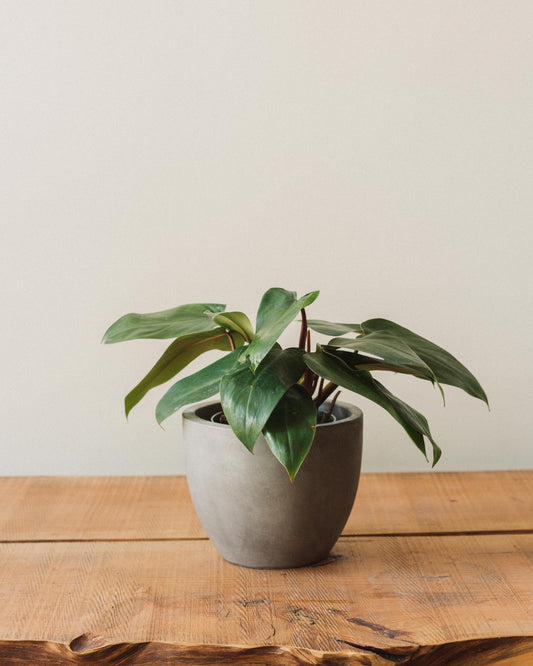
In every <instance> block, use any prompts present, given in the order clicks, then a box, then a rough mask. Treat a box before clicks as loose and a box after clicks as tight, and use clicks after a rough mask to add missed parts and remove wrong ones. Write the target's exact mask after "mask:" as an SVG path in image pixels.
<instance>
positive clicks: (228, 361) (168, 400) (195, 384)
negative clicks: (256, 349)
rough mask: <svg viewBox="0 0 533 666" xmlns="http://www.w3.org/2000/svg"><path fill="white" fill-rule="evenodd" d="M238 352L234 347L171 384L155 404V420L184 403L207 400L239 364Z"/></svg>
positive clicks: (163, 417) (239, 351) (179, 407)
mask: <svg viewBox="0 0 533 666" xmlns="http://www.w3.org/2000/svg"><path fill="white" fill-rule="evenodd" d="M240 354H241V350H240V349H236V350H235V351H232V352H230V353H229V354H226V355H225V356H223V357H222V358H220V359H218V360H217V361H215V362H214V363H211V365H208V366H207V367H205V368H202V369H201V370H199V371H198V372H195V373H194V374H192V375H189V376H188V377H184V378H183V379H180V380H179V381H178V382H176V383H175V384H173V385H172V386H171V387H170V388H169V390H168V391H167V392H166V393H165V395H164V396H163V397H162V398H161V400H160V401H159V402H158V404H157V408H156V411H155V415H156V419H157V422H158V423H162V422H163V421H164V420H165V419H167V418H168V417H169V416H172V414H175V413H176V412H177V411H178V410H179V409H181V408H182V407H185V405H190V404H192V403H193V402H200V401H201V400H207V399H208V398H211V397H212V396H213V395H215V394H216V393H218V392H219V390H220V381H221V379H222V377H224V375H226V374H228V373H229V372H231V371H232V370H233V368H234V367H235V365H236V364H239V363H238V359H239V356H240Z"/></svg>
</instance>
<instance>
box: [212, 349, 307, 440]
mask: <svg viewBox="0 0 533 666" xmlns="http://www.w3.org/2000/svg"><path fill="white" fill-rule="evenodd" d="M302 354H303V350H301V349H296V348H289V349H280V348H279V347H274V348H272V349H271V350H270V351H269V352H268V354H267V355H266V356H265V358H264V359H263V360H262V361H261V363H260V364H259V365H258V366H257V369H256V371H255V373H254V372H252V370H251V368H250V367H249V366H245V367H242V365H241V367H240V368H239V369H237V370H236V371H235V372H233V373H232V374H229V375H226V376H225V377H223V378H222V381H221V383H220V398H221V402H222V409H223V410H224V414H225V415H226V418H227V419H228V423H229V424H230V426H231V427H232V429H233V432H234V433H235V434H236V435H237V437H238V438H239V439H240V440H241V442H242V443H243V444H244V445H245V446H246V448H247V449H249V450H250V451H252V450H253V448H254V444H255V442H256V440H257V438H258V437H259V434H260V433H261V430H262V429H263V427H264V425H265V423H266V422H267V421H268V418H269V416H270V415H271V414H272V411H273V409H274V408H275V406H276V405H277V403H278V402H279V400H280V399H281V397H282V396H283V394H284V393H285V392H286V391H287V389H288V388H289V387H290V386H292V385H293V384H296V382H297V381H298V380H299V379H300V377H301V376H302V375H303V373H304V371H305V363H304V362H303V360H302Z"/></svg>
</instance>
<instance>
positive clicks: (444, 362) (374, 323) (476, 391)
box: [361, 319, 488, 405]
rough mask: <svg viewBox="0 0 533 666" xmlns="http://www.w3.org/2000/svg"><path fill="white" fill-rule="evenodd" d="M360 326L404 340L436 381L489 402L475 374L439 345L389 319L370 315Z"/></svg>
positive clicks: (366, 331)
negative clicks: (427, 367) (372, 317)
mask: <svg viewBox="0 0 533 666" xmlns="http://www.w3.org/2000/svg"><path fill="white" fill-rule="evenodd" d="M361 328H362V329H363V332H364V335H365V336H366V335H368V334H372V333H375V332H377V331H379V332H385V333H388V334H390V335H393V336H395V337H396V338H399V339H401V340H403V341H404V342H405V343H407V344H408V345H409V347H411V349H412V350H413V351H415V352H416V353H417V354H418V356H419V357H420V358H421V359H422V360H423V361H424V362H425V363H426V364H427V365H428V366H429V367H430V368H431V370H432V371H433V373H434V375H435V377H436V378H437V380H438V381H439V382H441V383H442V384H449V385H450V386H456V387H458V388H460V389H463V391H466V393H468V394H470V395H472V396H474V397H475V398H479V399H480V400H483V401H484V402H486V403H487V405H488V400H487V396H486V394H485V391H484V390H483V389H482V388H481V385H480V383H479V382H478V381H477V379H476V378H475V377H474V375H473V374H472V373H471V372H470V370H468V369H467V368H465V366H464V365H463V364H462V363H460V362H459V361H458V360H457V359H456V358H455V357H454V356H452V355H451V354H450V353H449V352H447V351H445V350H444V349H442V347H439V346H437V345H436V344H434V343H433V342H430V341H429V340H426V338H423V337H421V336H420V335H417V334H416V333H413V332H412V331H410V330H409V329H407V328H404V327H403V326H400V325H398V324H395V323H394V322H392V321H389V320H388V319H369V320H368V321H365V322H363V324H361Z"/></svg>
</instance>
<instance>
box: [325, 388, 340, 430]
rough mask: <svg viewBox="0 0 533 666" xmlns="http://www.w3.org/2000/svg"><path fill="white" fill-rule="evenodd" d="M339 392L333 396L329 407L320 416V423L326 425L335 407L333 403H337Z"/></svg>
mask: <svg viewBox="0 0 533 666" xmlns="http://www.w3.org/2000/svg"><path fill="white" fill-rule="evenodd" d="M340 394H341V392H340V391H337V393H335V395H334V396H333V399H332V401H331V403H330V405H329V409H328V411H327V412H326V413H325V414H323V415H322V419H321V420H320V423H327V422H328V421H329V419H330V417H331V415H332V413H333V407H335V403H336V402H337V398H338V397H339V396H340Z"/></svg>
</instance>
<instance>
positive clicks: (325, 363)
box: [304, 346, 441, 465]
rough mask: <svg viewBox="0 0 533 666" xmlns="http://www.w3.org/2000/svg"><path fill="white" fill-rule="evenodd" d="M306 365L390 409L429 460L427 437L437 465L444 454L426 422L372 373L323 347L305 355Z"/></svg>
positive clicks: (332, 380)
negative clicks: (354, 367)
mask: <svg viewBox="0 0 533 666" xmlns="http://www.w3.org/2000/svg"><path fill="white" fill-rule="evenodd" d="M304 361H305V362H306V364H307V365H308V366H309V367H310V368H311V370H313V372H315V373H316V374H317V375H320V376H321V377H324V378H325V379H327V380H329V381H331V382H333V383H335V384H338V385H339V386H343V387H344V388H346V389H348V390H350V391H354V392H355V393H358V394H359V395H362V396H363V397H365V398H368V399H369V400H372V402H375V403H376V404H378V405H380V406H381V407H383V408H384V409H386V410H387V412H389V414H390V415H391V416H392V417H393V418H395V419H396V421H398V423H399V424H400V425H401V426H402V427H403V429H404V430H405V431H406V432H407V434H408V435H409V437H410V438H411V439H412V441H413V442H414V443H415V445H416V446H417V448H419V449H420V451H422V453H423V454H424V456H426V447H425V443H424V437H427V438H428V440H429V441H430V442H431V445H432V447H433V465H435V464H436V463H437V461H438V460H439V458H440V455H441V450H440V449H439V447H438V446H437V443H436V442H435V440H434V439H433V437H432V435H431V432H430V430H429V425H428V422H427V420H426V418H425V417H424V416H423V415H422V414H420V412H418V411H417V410H416V409H413V408H412V407H410V406H409V405H408V404H406V403H405V402H403V400H400V399H399V398H397V397H396V396H394V395H392V393H390V391H388V390H387V389H386V388H385V387H384V386H383V385H382V384H380V383H379V382H378V381H377V380H376V379H374V378H373V377H372V375H371V374H370V373H369V372H367V371H366V370H355V369H353V368H350V367H348V366H347V365H346V363H344V361H342V360H341V359H340V358H338V357H336V356H335V355H333V354H330V353H329V352H326V351H323V350H322V349H321V348H320V346H319V347H318V350H317V351H316V352H313V353H310V354H304ZM426 459H427V456H426Z"/></svg>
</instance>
